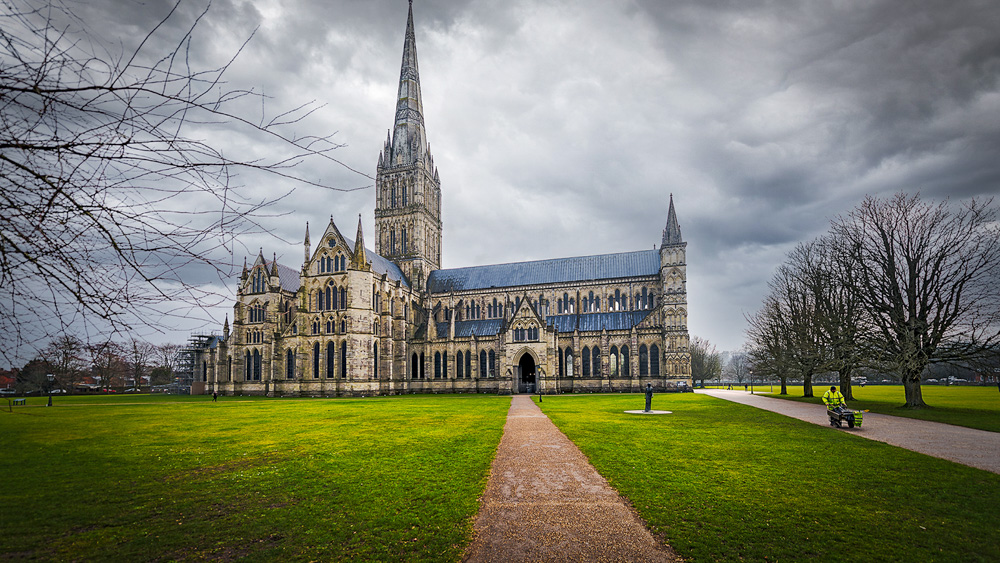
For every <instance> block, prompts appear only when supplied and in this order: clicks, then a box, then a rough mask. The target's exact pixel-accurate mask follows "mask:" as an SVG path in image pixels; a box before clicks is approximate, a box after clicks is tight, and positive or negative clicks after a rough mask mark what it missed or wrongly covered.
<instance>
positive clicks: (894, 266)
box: [832, 193, 1000, 408]
mask: <svg viewBox="0 0 1000 563" xmlns="http://www.w3.org/2000/svg"><path fill="white" fill-rule="evenodd" d="M832 232H833V235H834V237H835V239H834V240H835V241H836V242H837V244H838V248H837V249H836V255H837V256H839V257H841V258H842V259H843V260H844V261H846V262H847V263H848V265H849V266H848V267H850V268H852V269H853V272H854V277H853V280H852V282H851V283H853V285H854V288H853V291H854V292H855V294H856V295H857V297H858V299H859V300H860V302H861V304H862V306H863V307H864V308H865V310H866V311H867V313H868V315H869V316H870V319H871V322H872V326H873V330H872V332H871V335H870V337H869V346H868V347H867V348H866V349H867V351H868V354H869V355H870V356H871V359H872V360H873V361H874V362H878V363H880V364H882V365H884V366H886V367H887V368H889V369H892V370H893V371H895V372H896V373H898V374H899V377H900V379H901V380H902V381H903V385H904V388H905V393H906V406H907V407H910V408H920V407H923V406H925V403H924V400H923V396H922V393H921V389H920V381H921V375H922V374H923V372H924V370H925V369H926V368H927V366H928V365H929V364H932V363H939V362H958V361H963V360H968V359H970V358H976V357H980V356H982V355H984V354H986V353H988V352H990V351H991V350H992V349H994V348H995V346H996V345H997V344H998V342H1000V305H998V304H1000V226H998V223H997V211H996V209H995V208H994V207H992V200H988V201H976V200H972V201H970V202H968V203H965V204H962V205H959V206H951V205H949V203H948V202H941V203H939V204H937V205H934V204H929V203H923V202H921V201H920V198H919V196H916V195H913V196H910V195H906V194H903V193H899V194H896V195H894V196H893V197H891V198H889V199H886V200H882V199H879V198H875V197H867V198H865V200H864V201H863V202H862V203H861V205H859V206H858V207H857V208H855V209H854V210H853V211H851V212H850V213H849V214H848V215H846V216H844V217H840V218H838V219H837V220H836V221H835V222H834V224H833V228H832Z"/></svg>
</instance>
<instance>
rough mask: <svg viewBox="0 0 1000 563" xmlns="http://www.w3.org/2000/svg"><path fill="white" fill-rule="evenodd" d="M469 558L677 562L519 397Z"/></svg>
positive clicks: (528, 401) (526, 400)
mask: <svg viewBox="0 0 1000 563" xmlns="http://www.w3.org/2000/svg"><path fill="white" fill-rule="evenodd" d="M465 560H466V561H470V562H471V561H476V562H478V561H505V562H506V561H675V560H677V558H676V556H675V555H673V553H672V552H671V551H670V550H669V548H667V547H666V546H664V545H662V544H661V543H660V542H658V541H657V540H656V539H655V538H653V536H652V534H650V532H649V530H647V529H646V527H645V526H644V525H643V523H642V521H641V520H639V518H638V517H637V516H636V515H635V513H634V512H633V511H632V510H631V509H630V508H629V507H628V505H627V504H626V503H625V501H624V500H623V499H622V498H621V497H620V496H619V495H618V493H616V492H615V491H614V489H612V488H611V487H610V486H609V485H608V482H607V481H605V479H604V477H601V476H600V475H599V474H598V473H597V470H595V469H594V467H593V466H592V465H590V462H588V461H587V458H586V457H585V456H584V455H583V453H582V452H580V450H579V449H578V448H577V447H576V445H574V444H573V443H572V442H570V441H569V439H568V438H567V437H566V436H565V435H564V434H563V433H562V432H560V431H559V430H558V429H557V428H556V427H555V425H554V424H552V421H550V420H549V418H548V417H547V416H545V414H543V413H542V411H541V410H540V409H539V408H538V406H537V405H535V403H533V402H532V401H531V398H530V397H528V396H527V395H515V396H514V397H513V399H512V401H511V405H510V411H508V413H507V424H506V425H505V426H504V433H503V438H502V439H501V440H500V446H499V448H498V449H497V456H496V459H494V460H493V466H492V468H491V470H490V478H489V481H488V482H487V484H486V491H485V492H484V493H483V499H482V505H481V506H480V509H479V514H478V515H477V516H476V522H475V537H474V538H473V541H472V545H470V546H469V551H468V552H467V553H466V556H465Z"/></svg>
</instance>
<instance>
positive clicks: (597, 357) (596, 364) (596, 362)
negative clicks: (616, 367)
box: [590, 346, 604, 377]
mask: <svg viewBox="0 0 1000 563" xmlns="http://www.w3.org/2000/svg"><path fill="white" fill-rule="evenodd" d="M590 353H591V354H592V355H593V361H592V362H591V364H592V365H591V369H592V370H593V372H594V376H595V377H601V376H603V375H604V374H603V373H602V372H601V349H600V348H598V347H597V346H594V349H593V350H591V352H590Z"/></svg>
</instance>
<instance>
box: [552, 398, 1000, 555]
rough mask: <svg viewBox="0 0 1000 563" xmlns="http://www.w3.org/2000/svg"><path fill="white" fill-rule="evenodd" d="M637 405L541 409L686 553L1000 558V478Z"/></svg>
mask: <svg viewBox="0 0 1000 563" xmlns="http://www.w3.org/2000/svg"><path fill="white" fill-rule="evenodd" d="M868 389H869V388H867V387H866V388H865V390H866V391H867V390H868ZM994 391H995V389H994ZM536 400H537V399H536ZM642 401H643V399H642V396H641V395H620V396H619V395H594V396H563V397H545V399H544V401H543V402H542V403H541V405H540V406H541V407H542V410H543V411H544V412H545V413H546V414H547V415H548V416H549V417H550V418H551V419H552V421H553V422H554V423H555V424H556V425H557V426H558V427H559V428H560V429H561V430H562V431H563V432H565V433H566V435H567V436H569V438H570V439H571V440H573V441H574V442H575V443H576V444H577V445H578V446H579V447H580V449H581V450H583V452H584V453H585V454H586V455H587V456H588V457H589V458H590V460H591V462H592V463H593V464H594V466H595V467H597V469H598V471H600V473H601V474H602V475H604V476H605V477H606V478H607V479H608V481H609V482H610V483H611V485H612V486H614V487H615V488H616V489H617V490H618V491H619V492H620V493H622V494H623V495H625V496H626V497H628V498H629V499H630V500H631V502H632V504H633V505H634V506H635V508H636V510H637V511H638V512H639V514H640V515H641V516H642V517H643V518H644V519H645V520H646V522H648V523H649V524H650V526H651V527H652V528H653V529H654V531H656V532H657V533H659V534H662V536H663V537H664V538H665V540H666V541H667V542H668V543H669V544H670V545H672V546H673V547H674V548H675V549H677V551H678V552H679V553H680V554H681V555H682V556H683V557H684V558H685V559H686V560H688V561H694V562H700V561H801V560H817V561H1000V529H998V528H997V526H996V516H997V507H998V506H1000V475H996V474H993V473H989V472H986V471H982V470H978V469H973V468H969V467H966V466H963V465H958V464H955V463H951V462H948V461H944V460H940V459H936V458H932V457H928V456H925V455H921V454H917V453H914V452H910V451H908V450H903V449H900V448H895V447H892V446H888V445H886V444H883V443H880V442H874V441H870V440H866V439H864V438H860V437H857V436H852V435H850V434H849V433H846V432H843V431H839V430H836V429H833V428H828V427H823V426H817V425H813V424H809V423H806V422H802V421H799V420H794V419H791V418H787V417H783V416H780V415H777V414H774V413H769V412H764V411H760V410H758V409H754V408H752V407H747V406H744V405H738V404H734V403H729V402H726V401H723V400H720V399H715V398H712V397H708V396H704V395H697V394H683V395H681V394H676V395H665V394H664V395H657V396H656V397H655V398H654V401H653V408H655V409H663V410H670V411H673V414H670V415H662V416H636V415H626V414H623V413H622V411H624V410H627V409H636V408H642Z"/></svg>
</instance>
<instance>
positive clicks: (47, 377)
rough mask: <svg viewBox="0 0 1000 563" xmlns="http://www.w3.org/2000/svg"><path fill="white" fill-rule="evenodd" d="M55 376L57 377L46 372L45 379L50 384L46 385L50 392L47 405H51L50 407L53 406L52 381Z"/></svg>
mask: <svg viewBox="0 0 1000 563" xmlns="http://www.w3.org/2000/svg"><path fill="white" fill-rule="evenodd" d="M55 378H56V376H54V375H52V374H51V373H46V374H45V379H46V381H47V382H48V384H47V385H46V386H45V388H46V390H48V392H49V404H48V405H46V406H49V407H51V406H52V381H53V380H55Z"/></svg>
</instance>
